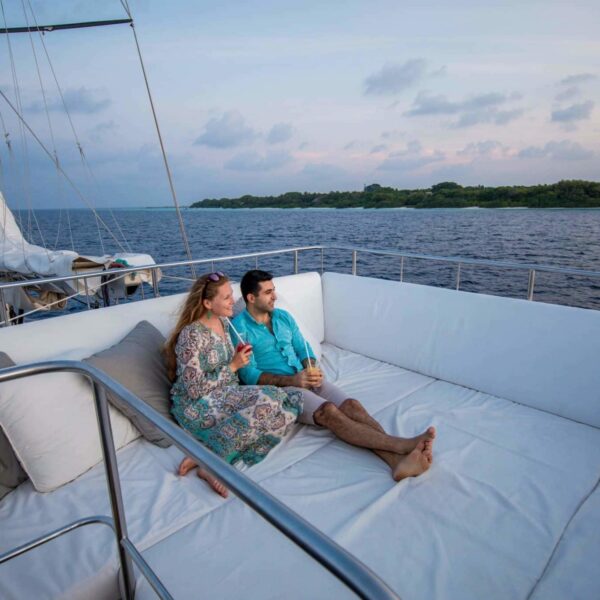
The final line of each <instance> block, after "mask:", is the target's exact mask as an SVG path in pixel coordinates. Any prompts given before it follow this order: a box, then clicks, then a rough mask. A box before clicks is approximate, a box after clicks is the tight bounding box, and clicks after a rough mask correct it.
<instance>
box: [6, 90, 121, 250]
mask: <svg viewBox="0 0 600 600" xmlns="http://www.w3.org/2000/svg"><path fill="white" fill-rule="evenodd" d="M0 96H2V98H4V101H5V102H6V103H7V104H8V106H9V107H10V108H11V110H12V111H13V112H14V113H15V114H16V115H17V117H18V119H19V121H20V122H21V123H23V125H24V126H25V128H26V129H27V131H29V133H30V134H31V135H32V137H33V138H34V139H35V141H36V142H37V143H38V144H39V145H40V147H41V148H42V150H43V151H44V152H45V153H46V154H47V155H48V157H49V158H50V160H53V159H52V154H51V152H50V151H49V150H48V148H46V146H45V145H44V142H42V140H40V138H39V137H38V136H37V135H36V133H35V131H33V129H32V128H31V127H30V126H29V123H27V121H26V120H25V118H24V117H23V115H22V114H21V113H20V112H19V111H18V110H17V108H16V107H15V106H14V104H13V103H12V102H11V101H10V100H9V99H8V97H7V96H6V94H5V93H4V92H3V91H2V90H0ZM57 168H58V169H59V171H60V172H61V173H62V175H63V177H64V178H65V179H66V180H67V182H68V183H69V185H70V186H71V188H73V190H74V191H75V193H76V194H77V196H79V198H80V199H81V200H82V202H83V203H84V204H85V205H86V206H87V207H88V208H89V209H90V210H91V211H92V212H93V213H94V214H95V215H96V217H97V219H98V221H99V222H100V223H101V224H102V226H103V227H104V229H105V230H106V231H107V232H108V233H109V235H110V236H111V237H112V238H113V240H114V241H115V242H116V243H117V245H118V246H119V247H120V248H121V250H123V251H125V249H124V248H123V245H122V244H121V242H120V241H119V240H118V239H117V238H116V237H115V235H114V233H113V232H112V231H111V230H110V228H109V227H108V225H107V224H106V223H105V222H104V219H102V217H101V216H100V215H99V214H98V212H97V211H96V209H95V208H94V207H93V206H92V205H91V204H90V202H89V201H88V200H87V198H86V197H85V196H84V195H83V194H82V193H81V191H80V189H79V188H78V187H77V186H76V185H75V182H74V181H73V180H72V179H71V178H70V177H69V175H68V174H67V173H66V172H65V170H64V169H63V168H62V166H61V165H60V164H59V165H58V167H57Z"/></svg>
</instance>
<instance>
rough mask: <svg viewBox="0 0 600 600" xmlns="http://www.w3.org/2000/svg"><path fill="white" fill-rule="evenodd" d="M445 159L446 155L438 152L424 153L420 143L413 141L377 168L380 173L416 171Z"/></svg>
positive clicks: (390, 155)
mask: <svg viewBox="0 0 600 600" xmlns="http://www.w3.org/2000/svg"><path fill="white" fill-rule="evenodd" d="M445 158H446V155H445V154H444V153H443V152H441V151H440V150H434V151H429V152H424V151H423V149H422V146H421V143H420V142H419V141H417V140H413V141H411V142H409V143H408V144H407V146H406V149H405V150H399V151H397V152H392V153H390V154H389V155H388V157H387V158H386V159H385V160H384V161H383V162H382V163H381V164H380V165H379V166H378V167H377V168H378V169H379V170H381V171H402V172H406V171H416V170H418V169H420V168H421V167H424V166H426V165H429V164H431V163H436V162H440V161H442V160H444V159H445Z"/></svg>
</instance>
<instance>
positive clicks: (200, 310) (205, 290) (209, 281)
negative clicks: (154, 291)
mask: <svg viewBox="0 0 600 600" xmlns="http://www.w3.org/2000/svg"><path fill="white" fill-rule="evenodd" d="M215 276H216V278H217V279H216V281H215ZM228 281H229V277H227V275H223V274H222V273H206V274H205V275H200V277H198V279H197V280H196V282H195V283H194V285H193V286H192V289H191V290H190V293H189V294H188V296H187V298H186V299H185V302H184V304H183V307H182V309H181V313H180V315H179V319H178V321H177V325H175V329H174V330H173V332H172V333H171V335H170V336H169V339H168V340H167V342H166V344H165V347H164V349H163V352H164V355H165V361H166V363H167V376H168V378H169V379H170V380H171V381H175V378H176V377H177V355H176V354H175V346H176V345H177V339H178V338H179V334H180V333H181V330H182V329H183V328H184V327H186V326H187V325H190V324H191V323H193V322H194V321H197V320H198V319H199V318H200V317H201V316H202V315H204V313H205V312H206V310H207V309H206V307H205V306H204V300H212V299H213V298H215V297H216V295H217V294H218V292H219V288H220V287H221V286H222V285H224V284H225V283H227V282H228Z"/></svg>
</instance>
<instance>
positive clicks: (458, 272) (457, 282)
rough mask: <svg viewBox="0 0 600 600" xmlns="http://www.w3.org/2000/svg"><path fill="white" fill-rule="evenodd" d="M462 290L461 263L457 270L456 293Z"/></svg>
mask: <svg viewBox="0 0 600 600" xmlns="http://www.w3.org/2000/svg"><path fill="white" fill-rule="evenodd" d="M459 289H460V263H458V268H457V269H456V291H458V290H459Z"/></svg>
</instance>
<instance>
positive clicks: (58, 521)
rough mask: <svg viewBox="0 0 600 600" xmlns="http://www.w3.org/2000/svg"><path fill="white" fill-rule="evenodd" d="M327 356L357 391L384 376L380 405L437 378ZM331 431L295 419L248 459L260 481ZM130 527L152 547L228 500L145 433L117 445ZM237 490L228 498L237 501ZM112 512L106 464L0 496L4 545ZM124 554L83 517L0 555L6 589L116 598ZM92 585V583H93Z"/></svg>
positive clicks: (331, 352)
mask: <svg viewBox="0 0 600 600" xmlns="http://www.w3.org/2000/svg"><path fill="white" fill-rule="evenodd" d="M322 366H323V368H324V370H325V372H326V373H327V375H328V377H329V379H331V380H333V379H335V378H336V377H337V376H338V375H339V374H340V373H341V372H342V371H348V372H349V373H350V374H351V378H353V380H354V381H355V387H354V388H353V389H355V390H356V391H359V392H360V391H361V390H362V389H363V388H362V387H361V386H366V387H365V389H368V386H369V384H368V380H369V376H372V374H375V375H376V377H377V378H378V380H380V381H385V382H386V385H387V387H388V391H387V393H381V394H377V395H376V397H375V395H374V396H373V400H372V402H373V406H375V407H378V408H382V407H384V406H389V405H390V404H391V403H393V402H395V401H399V400H401V399H402V398H404V397H406V396H408V395H409V394H411V393H412V392H414V391H415V390H417V389H419V388H422V387H423V386H426V385H428V384H429V383H430V381H431V380H430V379H429V378H427V377H424V376H422V375H419V374H417V373H410V372H408V371H404V370H402V369H398V368H396V367H392V366H391V365H385V364H382V363H377V362H375V361H373V360H368V359H367V360H365V359H361V357H358V356H356V355H353V354H351V353H349V352H343V351H337V350H336V349H334V348H331V347H329V349H328V352H327V353H326V355H325V356H324V358H323V362H322ZM330 442H331V437H330V436H329V434H328V433H327V431H325V430H322V429H317V428H313V427H303V426H297V427H296V428H295V429H294V431H293V432H292V433H291V434H290V435H289V436H288V438H287V439H286V441H285V443H283V444H280V445H279V446H277V447H276V448H275V449H274V450H273V451H272V452H271V453H270V454H269V458H268V460H265V461H262V462H261V463H259V464H258V465H255V466H253V467H251V468H244V470H245V471H246V472H247V474H248V475H249V476H250V477H252V478H253V479H254V480H256V481H263V480H265V479H267V478H269V477H272V476H274V475H276V474H277V473H279V472H281V471H284V470H286V469H287V468H288V467H289V466H290V465H292V464H295V463H296V462H298V461H301V460H303V459H304V458H305V457H307V456H310V455H311V454H313V453H315V452H317V451H318V450H319V448H321V447H323V446H325V445H327V444H329V443H330ZM117 456H118V461H119V472H120V476H121V485H122V489H123V499H124V505H125V510H126V513H127V518H128V522H127V525H128V531H129V535H130V536H131V538H132V539H133V541H134V542H135V543H136V544H138V547H139V548H140V549H141V550H144V549H146V548H148V547H150V546H152V545H154V544H156V543H157V542H159V541H161V540H163V539H165V538H167V537H168V536H170V535H172V534H173V533H175V532H177V531H178V530H180V529H181V528H183V527H185V526H187V525H189V524H190V523H191V522H192V521H194V520H196V519H198V518H199V517H201V516H202V515H205V514H208V513H210V512H211V511H213V510H215V509H222V507H223V502H222V500H221V498H219V497H218V496H217V495H216V494H214V493H212V492H211V491H210V490H208V488H207V486H206V485H205V484H204V483H203V482H202V481H200V480H199V479H198V478H197V477H194V476H193V474H192V475H189V476H187V477H184V478H179V477H177V476H176V475H175V470H176V468H177V465H178V464H179V461H180V460H181V458H182V454H181V452H180V451H179V450H178V449H177V448H175V447H173V446H172V447H171V448H168V449H162V448H159V447H157V446H154V445H153V444H150V443H149V442H147V441H145V440H142V439H138V440H136V441H135V442H133V443H132V444H130V445H128V446H127V447H125V448H123V449H121V450H120V451H119V452H118V454H117ZM232 500H233V499H230V500H228V501H227V502H231V501H232ZM92 514H108V515H110V507H109V503H108V496H107V489H106V482H105V479H104V469H103V465H101V464H99V465H96V466H95V467H94V468H92V469H90V470H89V471H87V472H86V473H85V474H83V475H82V476H81V477H79V478H78V479H76V480H75V481H72V482H71V483H69V484H67V485H65V486H63V487H61V488H59V489H57V490H55V491H54V492H52V493H50V494H40V493H37V492H35V491H34V490H33V488H32V486H31V483H30V482H28V483H25V484H23V485H21V486H20V487H19V488H17V489H16V490H15V491H14V492H12V493H10V494H9V495H8V496H6V497H5V498H4V500H3V501H2V502H1V503H0V524H1V527H2V535H1V536H0V553H1V552H3V551H6V550H8V549H10V548H13V547H15V546H17V545H19V544H22V543H24V542H26V541H29V540H30V539H33V538H34V537H36V536H38V535H41V534H42V533H44V532H47V531H49V530H51V529H54V528H57V527H60V526H61V525H64V524H65V523H67V522H69V521H71V520H74V519H76V518H79V517H83V516H88V515H92ZM117 569H118V566H117V562H116V554H115V545H114V538H113V537H112V534H111V532H110V531H109V530H108V529H106V528H105V527H103V526H101V525H93V526H88V527H85V528H83V529H81V530H78V531H77V532H73V533H69V534H68V535H65V536H62V537H61V538H58V539H56V540H54V541H52V542H51V543H49V544H46V545H45V546H42V547H41V548H39V549H36V550H34V551H32V552H30V553H28V554H27V555H26V556H24V557H23V558H22V559H15V560H12V561H9V562H8V563H5V564H4V565H0V598H3V599H7V600H12V599H13V598H14V599H20V598H23V597H25V598H29V597H32V598H33V597H37V595H38V594H39V590H40V589H45V590H46V591H47V596H48V597H52V598H54V597H62V596H68V597H69V598H81V599H82V600H84V599H85V600H87V598H90V597H93V598H99V599H104V598H106V599H112V598H115V597H116V595H117V593H118V592H117V583H116V582H117V580H116V573H117ZM90 590H91V592H90Z"/></svg>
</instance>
